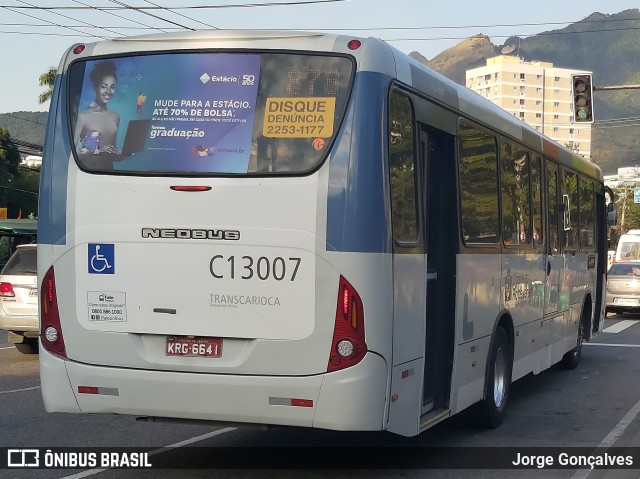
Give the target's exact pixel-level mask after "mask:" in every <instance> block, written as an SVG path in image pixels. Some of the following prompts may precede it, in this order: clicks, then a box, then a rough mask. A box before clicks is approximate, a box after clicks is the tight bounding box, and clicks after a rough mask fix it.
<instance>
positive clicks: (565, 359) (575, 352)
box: [560, 321, 584, 369]
mask: <svg viewBox="0 0 640 479" xmlns="http://www.w3.org/2000/svg"><path fill="white" fill-rule="evenodd" d="M583 332H584V322H583V321H580V326H578V343H577V345H576V347H575V348H573V349H572V350H571V351H569V352H567V353H565V354H564V356H562V360H561V361H560V367H561V368H562V369H575V368H577V367H578V364H580V356H582V334H583Z"/></svg>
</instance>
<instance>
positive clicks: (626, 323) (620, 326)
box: [602, 319, 640, 333]
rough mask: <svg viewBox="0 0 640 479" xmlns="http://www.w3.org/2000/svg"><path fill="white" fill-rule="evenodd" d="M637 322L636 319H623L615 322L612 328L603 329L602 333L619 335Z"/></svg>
mask: <svg viewBox="0 0 640 479" xmlns="http://www.w3.org/2000/svg"><path fill="white" fill-rule="evenodd" d="M638 322H640V321H638V320H637V319H636V320H632V319H623V320H622V321H620V322H617V323H616V324H614V325H613V326H609V327H608V328H606V329H603V330H602V332H603V333H619V332H620V331H624V330H625V329H627V328H630V327H631V326H633V325H634V324H636V323H638Z"/></svg>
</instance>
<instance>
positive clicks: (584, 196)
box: [579, 177, 595, 248]
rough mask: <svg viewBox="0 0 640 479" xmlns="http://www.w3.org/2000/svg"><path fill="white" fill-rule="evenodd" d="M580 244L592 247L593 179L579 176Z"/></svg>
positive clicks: (583, 246)
mask: <svg viewBox="0 0 640 479" xmlns="http://www.w3.org/2000/svg"><path fill="white" fill-rule="evenodd" d="M579 184H580V246H581V247H582V248H593V247H594V245H595V242H594V231H593V228H594V195H593V181H591V180H589V179H587V178H582V177H581V178H580V183H579Z"/></svg>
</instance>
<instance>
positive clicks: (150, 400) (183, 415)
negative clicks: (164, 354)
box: [40, 348, 387, 431]
mask: <svg viewBox="0 0 640 479" xmlns="http://www.w3.org/2000/svg"><path fill="white" fill-rule="evenodd" d="M40 370H41V384H42V395H43V399H44V403H45V408H46V410H47V411H48V412H75V413H114V414H127V415H136V416H155V417H165V418H179V419H198V420H205V421H222V422H240V423H252V424H273V425H286V426H302V427H319V428H323V429H334V430H359V431H363V430H370V431H373V430H380V429H382V428H383V424H384V411H385V404H386V397H387V394H386V390H387V368H386V363H385V361H384V359H382V358H381V357H380V356H377V355H375V354H367V355H366V356H365V358H364V359H363V360H362V361H361V362H360V363H359V364H357V365H356V366H353V367H351V368H348V369H345V370H343V371H338V372H334V373H331V374H320V375H315V376H302V377H300V376H297V377H291V376H286V377H282V376H237V375H224V374H202V373H197V374H196V373H184V372H170V371H149V370H140V369H123V368H117V369H115V368H109V367H104V366H93V365H88V364H82V363H76V362H73V361H67V360H64V359H62V358H60V357H57V356H54V355H51V354H50V353H48V352H47V351H46V350H44V348H42V349H41V354H40Z"/></svg>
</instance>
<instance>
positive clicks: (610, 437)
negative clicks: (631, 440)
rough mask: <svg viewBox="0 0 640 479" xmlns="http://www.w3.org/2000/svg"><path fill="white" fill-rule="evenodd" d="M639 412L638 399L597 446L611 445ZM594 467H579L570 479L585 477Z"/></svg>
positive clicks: (582, 478) (605, 446)
mask: <svg viewBox="0 0 640 479" xmlns="http://www.w3.org/2000/svg"><path fill="white" fill-rule="evenodd" d="M638 414H640V401H638V402H637V403H635V404H634V405H633V407H632V408H631V409H629V411H628V412H627V414H625V415H624V417H623V418H622V419H621V420H620V422H619V423H618V424H617V425H616V427H614V428H613V429H612V430H611V432H609V434H607V436H606V437H605V438H604V439H603V440H602V442H600V444H598V447H599V448H605V449H608V448H610V447H611V446H613V445H614V444H615V443H616V441H617V440H618V439H620V436H622V434H624V431H625V429H627V427H628V426H629V424H631V423H632V422H633V421H634V420H635V418H636V416H637V415H638ZM595 470H596V469H579V470H578V471H577V472H576V473H575V474H574V475H573V476H571V479H585V478H586V477H587V476H589V474H591V471H595Z"/></svg>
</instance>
